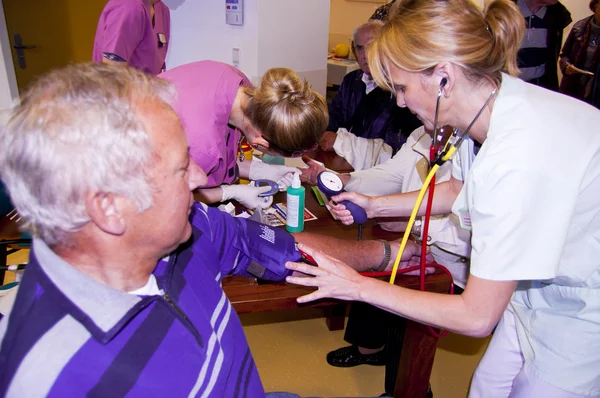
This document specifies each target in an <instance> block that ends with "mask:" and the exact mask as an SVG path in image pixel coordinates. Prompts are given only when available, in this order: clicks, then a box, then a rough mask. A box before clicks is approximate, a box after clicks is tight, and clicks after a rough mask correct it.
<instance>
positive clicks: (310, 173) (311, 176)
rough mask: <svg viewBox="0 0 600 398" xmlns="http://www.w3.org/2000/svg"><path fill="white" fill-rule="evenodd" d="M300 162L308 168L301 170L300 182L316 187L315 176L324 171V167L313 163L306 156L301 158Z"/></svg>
mask: <svg viewBox="0 0 600 398" xmlns="http://www.w3.org/2000/svg"><path fill="white" fill-rule="evenodd" d="M302 161H303V162H304V163H306V165H307V166H308V167H305V168H301V169H300V172H301V173H302V174H300V181H302V182H306V183H308V184H310V185H317V176H318V175H319V173H320V172H322V171H325V170H326V169H325V167H323V166H322V165H321V164H320V163H319V162H315V161H314V160H312V159H311V158H309V157H308V156H302Z"/></svg>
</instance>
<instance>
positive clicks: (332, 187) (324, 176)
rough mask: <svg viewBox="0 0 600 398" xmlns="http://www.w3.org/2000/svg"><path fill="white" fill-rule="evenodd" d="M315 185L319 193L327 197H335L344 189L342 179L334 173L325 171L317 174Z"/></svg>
mask: <svg viewBox="0 0 600 398" xmlns="http://www.w3.org/2000/svg"><path fill="white" fill-rule="evenodd" d="M317 185H318V186H319V189H320V190H321V192H323V193H324V194H325V195H327V196H334V195H337V194H339V193H340V192H342V190H343V189H344V183H343V182H342V179H341V178H340V177H339V176H338V175H337V174H336V173H333V172H331V171H327V170H326V171H322V172H320V173H319V175H318V176H317Z"/></svg>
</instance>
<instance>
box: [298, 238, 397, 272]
mask: <svg viewBox="0 0 600 398" xmlns="http://www.w3.org/2000/svg"><path fill="white" fill-rule="evenodd" d="M294 238H295V239H296V242H299V243H303V244H305V245H307V246H311V247H314V248H316V249H319V250H321V251H322V252H324V253H325V254H328V255H330V256H332V257H335V258H337V259H339V260H342V261H343V262H345V263H346V264H348V265H349V266H351V267H352V268H354V269H355V270H357V271H360V272H363V271H370V270H372V269H374V268H377V267H379V266H380V265H381V262H382V261H383V258H384V246H383V243H381V242H380V241H378V240H360V241H355V240H346V239H338V238H333V237H331V236H326V235H320V234H315V233H310V232H299V233H296V234H294ZM398 247H399V245H398V242H396V241H391V242H390V248H391V253H390V254H391V257H390V263H391V262H392V261H393V260H394V259H395V257H396V254H397V253H398Z"/></svg>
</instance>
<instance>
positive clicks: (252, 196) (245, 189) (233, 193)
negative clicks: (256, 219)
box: [221, 184, 273, 209]
mask: <svg viewBox="0 0 600 398" xmlns="http://www.w3.org/2000/svg"><path fill="white" fill-rule="evenodd" d="M221 189H222V190H223V197H222V198H221V201H222V202H224V201H226V200H230V199H235V200H237V201H238V202H240V204H242V205H243V206H246V207H247V208H248V209H256V208H257V207H260V208H261V209H266V208H267V207H269V206H271V203H273V196H264V197H260V196H258V195H259V194H261V193H264V192H268V191H269V190H271V187H269V186H264V187H253V186H250V185H248V184H234V185H221Z"/></svg>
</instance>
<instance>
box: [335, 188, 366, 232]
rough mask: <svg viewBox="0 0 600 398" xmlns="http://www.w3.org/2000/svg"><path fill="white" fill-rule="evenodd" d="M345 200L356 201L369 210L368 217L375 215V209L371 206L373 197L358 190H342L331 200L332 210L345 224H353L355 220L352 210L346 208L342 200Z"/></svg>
mask: <svg viewBox="0 0 600 398" xmlns="http://www.w3.org/2000/svg"><path fill="white" fill-rule="evenodd" d="M343 200H349V201H350V202H353V203H356V204H357V205H359V206H360V207H362V208H363V209H364V210H365V211H366V212H367V217H368V218H373V217H375V214H373V209H372V208H371V207H372V205H371V200H372V197H370V196H366V195H361V194H359V193H356V192H342V193H341V194H339V195H336V196H333V197H332V198H331V201H329V206H330V208H331V212H332V213H333V214H334V215H335V216H336V217H337V219H338V220H340V221H341V222H342V223H343V224H345V225H351V224H352V223H353V222H354V217H352V214H351V213H350V210H347V209H346V206H344V205H343V204H341V203H340V202H341V201H343Z"/></svg>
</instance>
